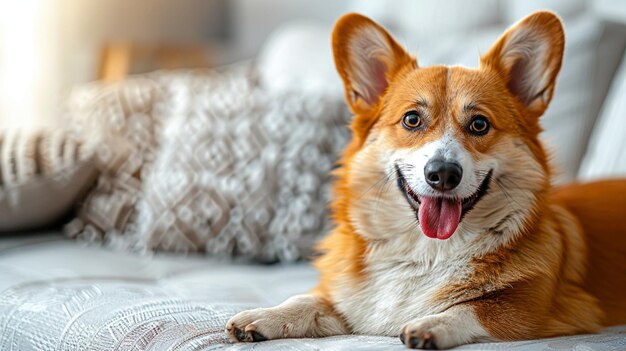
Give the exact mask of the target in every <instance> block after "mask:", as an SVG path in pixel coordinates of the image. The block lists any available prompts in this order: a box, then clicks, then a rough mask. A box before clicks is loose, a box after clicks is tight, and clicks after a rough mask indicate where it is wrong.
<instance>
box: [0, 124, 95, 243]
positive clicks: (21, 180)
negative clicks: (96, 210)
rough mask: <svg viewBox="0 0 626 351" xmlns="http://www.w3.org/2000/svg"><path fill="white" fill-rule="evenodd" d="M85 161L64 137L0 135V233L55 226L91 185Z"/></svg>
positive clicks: (90, 166)
mask: <svg viewBox="0 0 626 351" xmlns="http://www.w3.org/2000/svg"><path fill="white" fill-rule="evenodd" d="M91 155H92V151H91V148H90V147H88V146H87V143H84V142H83V141H82V140H80V139H78V138H76V137H75V136H72V135H70V134H69V133H66V132H64V131H54V130H39V131H27V130H5V131H3V132H2V133H0V231H5V232H6V231H13V230H25V229H34V228H39V227H42V226H46V225H50V224H53V223H55V222H56V221H59V220H60V219H61V218H62V217H63V215H65V214H67V212H68V211H69V210H70V209H72V208H73V207H74V205H75V202H76V201H78V199H79V197H80V196H81V195H83V194H84V192H85V190H86V189H87V188H88V187H89V186H91V185H92V184H93V181H94V180H95V176H96V168H95V165H94V163H93V161H92V158H91Z"/></svg>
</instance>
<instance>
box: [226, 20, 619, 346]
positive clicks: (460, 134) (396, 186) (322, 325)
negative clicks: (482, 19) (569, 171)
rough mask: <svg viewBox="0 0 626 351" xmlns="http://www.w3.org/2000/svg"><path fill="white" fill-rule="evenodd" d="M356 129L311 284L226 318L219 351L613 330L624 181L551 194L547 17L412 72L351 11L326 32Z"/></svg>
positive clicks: (555, 28) (408, 60)
mask: <svg viewBox="0 0 626 351" xmlns="http://www.w3.org/2000/svg"><path fill="white" fill-rule="evenodd" d="M332 47H333V53H334V57H335V64H336V67H337V71H338V72H339V75H340V76H341V78H342V80H343V83H344V85H345V93H346V100H347V102H348V104H349V106H350V109H351V111H352V112H353V113H354V117H353V120H352V123H351V130H352V134H353V138H352V141H351V142H350V144H349V145H348V146H347V148H346V150H345V152H344V154H343V157H342V159H341V161H340V167H339V168H338V169H337V171H336V173H335V175H336V180H335V184H334V193H333V196H334V198H333V202H332V211H333V219H334V223H335V227H334V230H333V231H332V232H331V233H330V234H329V235H328V236H327V237H326V238H325V239H323V240H322V242H321V244H320V245H319V249H320V252H321V255H320V256H319V257H318V258H317V259H316V261H315V266H316V268H317V269H318V270H319V272H320V282H319V285H318V286H317V287H316V288H315V289H314V290H313V291H311V292H310V293H309V294H305V295H298V296H294V297H292V298H290V299H288V300H287V301H285V302H284V303H282V304H281V305H279V306H276V307H272V308H259V309H254V310H250V311H244V312H241V313H239V314H237V315H235V316H234V317H232V318H231V319H230V321H228V323H227V325H226V331H227V333H228V334H229V336H230V338H231V339H232V340H233V341H235V342H236V341H248V342H253V341H263V340H268V339H278V338H303V337H307V338H310V337H325V336H331V335H339V334H350V333H355V334H372V335H388V336H397V335H400V339H401V341H402V343H404V345H406V346H407V347H409V348H426V349H435V348H444V349H445V348H451V347H454V346H457V345H461V344H466V343H473V342H486V341H505V340H506V341H511V340H523V339H535V338H542V337H551V336H559V335H571V334H578V333H589V332H595V331H597V330H599V329H600V328H602V327H604V326H610V325H617V324H623V323H626V220H625V219H624V216H625V215H626V181H624V180H611V181H601V182H595V183H589V184H574V185H570V186H566V187H562V188H557V187H553V186H552V185H551V177H552V174H553V170H552V169H551V167H550V164H549V160H548V159H549V157H548V155H547V152H546V150H545V149H544V147H543V145H542V143H541V141H540V140H539V133H540V132H541V126H540V117H541V115H543V113H544V112H545V110H546V108H547V107H548V104H549V103H550V100H551V99H552V96H553V93H554V89H555V84H556V78H557V75H558V73H559V70H560V67H561V61H562V57H563V49H564V33H563V28H562V25H561V21H560V19H559V18H558V17H557V16H556V15H555V14H553V13H551V12H547V11H540V12H536V13H534V14H532V15H530V16H528V17H526V18H524V19H523V20H521V21H520V22H518V23H517V24H515V25H514V26H512V27H510V28H509V29H508V30H507V31H506V32H505V33H504V34H503V35H502V36H501V37H500V38H499V39H498V40H497V42H496V43H495V44H494V45H493V46H492V47H491V48H490V49H489V50H488V51H487V52H486V53H485V54H484V55H483V56H482V57H481V59H480V66H479V68H477V69H470V68H465V67H459V66H431V67H420V66H419V65H418V63H417V61H416V59H415V58H414V57H412V56H411V55H410V54H408V53H407V52H406V51H405V50H404V49H403V48H402V47H401V46H400V45H399V44H398V43H397V42H396V41H395V40H394V39H393V38H392V37H391V35H390V34H389V33H388V32H387V31H385V29H383V28H382V27H381V26H380V25H378V24H376V23H375V22H373V21H372V20H370V19H369V18H367V17H364V16H362V15H359V14H347V15H345V16H343V17H342V18H340V19H339V20H338V22H337V23H336V25H335V28H334V30H333V34H332Z"/></svg>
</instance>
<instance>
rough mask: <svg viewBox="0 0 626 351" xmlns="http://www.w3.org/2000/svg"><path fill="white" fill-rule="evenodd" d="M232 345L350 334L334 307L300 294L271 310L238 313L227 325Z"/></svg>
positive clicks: (316, 297) (315, 298)
mask: <svg viewBox="0 0 626 351" xmlns="http://www.w3.org/2000/svg"><path fill="white" fill-rule="evenodd" d="M226 332H227V333H228V335H229V337H230V339H231V340H232V341H233V342H237V341H264V340H271V339H281V338H305V337H323V336H331V335H339V334H347V333H349V330H348V328H346V326H345V323H344V322H343V321H342V319H341V317H340V316H339V315H338V314H337V313H336V312H335V310H334V308H333V306H332V304H331V303H330V302H329V301H328V300H326V299H325V298H323V297H320V296H317V295H312V294H308V295H297V296H293V297H291V298H289V299H287V300H286V301H285V302H283V303H282V304H280V305H278V306H276V307H271V308H257V309H254V310H249V311H243V312H240V313H238V314H236V315H235V316H234V317H233V318H231V319H230V320H229V321H228V323H227V324H226Z"/></svg>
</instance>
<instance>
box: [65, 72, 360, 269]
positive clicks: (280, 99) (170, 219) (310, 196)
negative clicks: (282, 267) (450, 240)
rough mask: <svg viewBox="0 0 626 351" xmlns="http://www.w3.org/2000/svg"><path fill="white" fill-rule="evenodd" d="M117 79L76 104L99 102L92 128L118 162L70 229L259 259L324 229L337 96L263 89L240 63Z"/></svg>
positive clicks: (141, 244)
mask: <svg viewBox="0 0 626 351" xmlns="http://www.w3.org/2000/svg"><path fill="white" fill-rule="evenodd" d="M123 85H124V86H126V87H125V88H122V87H120V86H116V87H111V86H108V87H102V86H100V87H99V89H96V90H99V92H98V93H93V92H92V93H91V94H88V96H90V97H91V99H87V100H84V99H82V101H83V102H82V103H81V104H80V105H82V106H84V108H81V109H79V111H80V113H74V114H78V115H83V116H85V115H94V117H95V115H96V113H94V112H93V111H94V110H97V111H99V112H98V113H97V118H95V119H97V120H99V121H105V122H104V125H103V126H101V127H99V128H93V127H90V128H88V129H92V130H94V129H95V130H99V131H100V133H104V134H107V135H108V136H107V137H105V138H104V139H103V140H104V141H103V143H102V144H103V148H105V149H110V152H105V154H106V155H108V156H107V157H108V158H109V159H110V160H113V159H115V160H117V161H116V162H101V164H103V165H104V166H103V171H104V172H103V175H102V176H101V177H100V179H99V182H98V186H97V187H96V188H95V190H94V191H93V192H92V193H91V194H90V196H89V197H88V198H87V201H86V202H85V205H84V206H83V208H82V210H81V211H80V213H79V220H77V221H75V222H74V223H73V225H72V226H69V227H68V233H70V234H71V235H73V236H80V237H83V238H86V239H88V240H90V241H93V240H100V239H102V238H104V239H105V240H106V241H107V242H109V243H111V244H113V245H114V246H116V247H123V248H133V249H157V250H172V251H178V252H190V251H205V252H208V253H212V254H220V255H242V256H246V257H250V258H255V259H258V260H262V261H275V260H295V259H297V258H299V257H302V256H305V255H306V254H307V253H308V252H309V251H308V250H309V249H310V247H311V244H312V242H313V241H314V240H315V239H317V238H318V237H319V236H320V235H322V234H324V232H325V228H326V226H327V224H328V222H327V211H326V205H327V200H328V193H329V191H328V188H329V186H328V185H329V174H330V171H331V169H332V167H333V164H334V162H335V161H336V159H337V155H338V154H339V152H340V150H341V149H342V148H343V146H344V145H345V142H346V141H347V138H348V132H347V128H345V126H346V124H347V121H348V118H349V113H348V110H347V109H346V108H345V104H344V103H343V102H342V100H341V97H329V96H324V95H320V94H317V95H315V94H307V95H299V94H297V93H288V92H287V93H280V94H270V93H268V92H267V91H265V90H263V89H262V88H261V87H259V86H258V85H257V83H256V74H255V71H254V70H252V69H251V68H250V67H249V66H247V65H238V66H234V67H230V68H228V69H226V70H225V71H210V72H174V73H154V74H149V75H144V76H142V77H140V78H139V77H137V78H133V79H131V80H130V81H128V82H126V83H123ZM130 86H132V87H133V88H132V89H130V88H129V87H130ZM128 90H132V91H134V94H133V95H129V94H128V93H126V91H128ZM96 96H97V98H96V99H94V98H93V97H96ZM140 96H141V97H142V99H138V97H140ZM137 100H139V101H137ZM85 101H87V103H85ZM74 105H76V104H74ZM88 106H91V107H88ZM128 106H133V107H134V108H132V109H131V108H129V107H128ZM76 111H77V109H75V110H74V112H76ZM138 115H140V116H142V118H138ZM79 119H82V123H78V125H81V124H82V125H89V124H90V123H91V122H89V123H86V121H85V120H87V121H89V120H92V119H94V118H93V117H87V118H79ZM131 120H135V123H130V121H131ZM112 121H115V123H113V122H112ZM99 123H102V122H99ZM113 126H115V128H114V127H113ZM84 129H85V128H83V130H84ZM135 134H140V135H142V136H143V138H138V137H134V135H135ZM120 135H123V136H124V137H123V138H121V137H119V136H120ZM125 139H131V140H130V141H129V140H125ZM109 140H117V141H116V142H114V143H111V142H110V141H109ZM113 145H116V147H115V148H113ZM131 160H132V162H131ZM112 164H116V165H118V166H116V167H112V166H111V165H112ZM130 165H132V167H131V166H130Z"/></svg>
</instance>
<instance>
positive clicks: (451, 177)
mask: <svg viewBox="0 0 626 351" xmlns="http://www.w3.org/2000/svg"><path fill="white" fill-rule="evenodd" d="M424 176H425V177H426V183H428V185H430V186H431V187H432V188H433V189H435V190H440V191H444V190H452V189H454V188H456V187H457V186H458V185H459V183H461V178H462V177H463V168H461V165H459V164H458V163H456V162H446V161H444V160H441V159H434V160H430V161H428V163H426V166H425V167H424Z"/></svg>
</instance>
